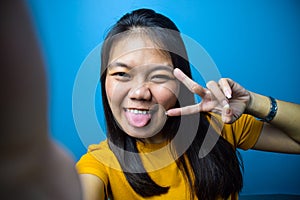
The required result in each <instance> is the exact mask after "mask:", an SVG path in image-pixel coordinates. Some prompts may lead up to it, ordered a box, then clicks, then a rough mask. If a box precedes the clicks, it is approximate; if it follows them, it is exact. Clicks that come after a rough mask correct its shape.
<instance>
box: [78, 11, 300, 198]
mask: <svg viewBox="0 0 300 200" xmlns="http://www.w3.org/2000/svg"><path fill="white" fill-rule="evenodd" d="M101 87H102V99H103V104H104V111H105V117H106V122H107V137H108V138H107V140H105V141H103V142H101V143H100V144H97V145H91V146H90V148H89V151H88V153H87V154H85V155H84V156H83V157H82V158H81V159H80V161H79V162H78V163H77V170H78V172H79V173H80V179H81V182H82V186H83V190H84V195H85V199H89V200H92V199H107V198H110V199H205V200H210V199H237V198H238V192H239V191H240V190H241V188H242V183H243V180H242V172H241V170H242V163H241V162H240V159H239V155H238V154H237V153H236V148H242V149H250V148H253V149H259V150H265V151H276V152H286V153H300V145H299V142H300V133H299V130H300V126H299V123H297V122H299V120H300V114H299V110H300V107H299V105H295V104H292V103H287V102H283V101H279V100H275V99H274V98H272V97H266V96H263V95H259V94H256V93H253V92H250V91H248V90H246V89H244V88H243V87H242V86H240V85H239V84H238V83H236V82H234V81H233V80H231V79H225V78H223V79H220V81H219V82H218V83H217V82H214V81H210V82H208V83H207V85H206V88H204V87H202V86H200V85H198V84H197V83H195V82H194V81H193V80H192V76H191V70H190V65H189V62H188V58H187V54H186V49H185V46H184V44H183V41H182V38H181V36H180V32H179V30H178V28H177V27H176V25H175V24H174V23H173V22H172V21H171V20H170V19H168V18H167V17H165V16H163V15H161V14H158V13H156V12H154V11H153V10H149V9H139V10H135V11H133V12H131V13H128V14H126V15H124V16H123V17H122V18H121V19H120V20H119V21H118V22H117V23H116V24H115V25H114V26H113V27H112V29H111V30H110V32H109V33H108V35H107V37H106V40H105V42H104V44H103V46H102V53H101ZM194 93H195V94H197V95H199V96H200V97H201V99H202V100H201V102H200V103H199V104H196V105H194V104H195V102H194V96H193V95H194ZM289 116H292V117H289ZM256 118H261V119H263V120H257V119H256ZM224 123H225V124H224Z"/></svg>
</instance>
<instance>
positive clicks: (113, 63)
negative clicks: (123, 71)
mask: <svg viewBox="0 0 300 200" xmlns="http://www.w3.org/2000/svg"><path fill="white" fill-rule="evenodd" d="M110 67H125V68H128V69H131V68H132V67H131V66H129V65H126V64H125V63H121V62H112V63H110V64H109V65H108V66H107V68H110Z"/></svg>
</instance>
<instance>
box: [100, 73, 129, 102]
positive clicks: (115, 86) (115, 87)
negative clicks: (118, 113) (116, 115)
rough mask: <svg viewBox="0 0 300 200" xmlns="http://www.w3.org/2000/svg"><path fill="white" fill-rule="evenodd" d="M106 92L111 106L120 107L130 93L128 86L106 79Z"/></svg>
mask: <svg viewBox="0 0 300 200" xmlns="http://www.w3.org/2000/svg"><path fill="white" fill-rule="evenodd" d="M105 91H106V96H107V100H108V102H109V104H110V106H112V105H115V106H119V105H120V104H121V103H122V102H123V100H124V98H125V96H126V95H127V93H128V89H127V85H126V84H121V83H120V82H117V81H115V80H114V79H112V78H106V82H105Z"/></svg>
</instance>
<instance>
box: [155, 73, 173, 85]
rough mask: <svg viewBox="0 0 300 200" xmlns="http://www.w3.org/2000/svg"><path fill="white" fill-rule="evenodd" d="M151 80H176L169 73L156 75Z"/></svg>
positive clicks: (161, 81) (160, 81) (162, 81)
mask: <svg viewBox="0 0 300 200" xmlns="http://www.w3.org/2000/svg"><path fill="white" fill-rule="evenodd" d="M151 80H152V81H153V82H157V83H164V82H166V81H169V80H174V78H172V77H170V76H167V75H155V76H153V77H152V78H151Z"/></svg>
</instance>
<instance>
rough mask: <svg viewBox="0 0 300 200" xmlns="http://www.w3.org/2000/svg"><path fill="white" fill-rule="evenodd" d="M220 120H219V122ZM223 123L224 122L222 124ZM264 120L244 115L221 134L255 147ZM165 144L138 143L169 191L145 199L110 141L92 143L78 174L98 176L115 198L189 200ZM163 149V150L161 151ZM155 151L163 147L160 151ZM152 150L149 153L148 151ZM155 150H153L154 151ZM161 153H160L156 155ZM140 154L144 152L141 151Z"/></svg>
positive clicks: (146, 162)
mask: <svg viewBox="0 0 300 200" xmlns="http://www.w3.org/2000/svg"><path fill="white" fill-rule="evenodd" d="M213 116H215V117H217V120H211V122H213V124H214V125H213V126H214V127H215V128H216V129H218V127H220V126H218V125H217V124H218V122H220V124H222V123H221V120H220V117H218V116H217V115H213ZM217 121H218V122H217ZM222 125H223V124H222ZM262 126H263V123H262V122H260V121H258V120H256V119H255V118H254V117H252V116H250V115H242V116H241V117H240V118H239V119H238V120H237V121H236V122H235V123H233V124H224V125H223V126H222V131H221V132H220V134H221V136H222V137H223V138H224V139H226V140H227V141H228V142H229V143H230V144H232V145H233V147H234V148H241V149H244V150H246V149H249V148H252V147H253V146H254V145H255V143H256V141H257V139H258V137H259V135H260V132H261V129H262ZM165 145H166V143H165V144H145V143H142V142H138V143H137V147H138V150H139V152H140V153H143V154H144V155H143V156H142V157H141V159H142V162H143V164H144V166H145V168H146V169H147V171H148V169H149V172H148V174H149V175H150V177H151V178H152V180H153V181H154V182H156V183H158V184H159V185H160V186H169V187H170V189H169V191H168V193H166V194H163V195H160V196H154V197H149V198H143V197H141V196H139V195H138V194H136V193H135V192H134V190H133V189H132V188H131V186H130V185H129V183H128V182H127V180H126V178H125V175H124V174H123V172H122V171H121V170H120V165H119V163H118V161H117V159H116V157H115V156H114V154H113V152H112V151H111V150H110V148H109V146H108V142H107V140H105V141H103V142H101V143H100V144H96V145H90V146H89V149H88V152H87V154H85V155H83V156H82V157H81V159H80V160H79V161H78V163H77V165H76V168H77V170H78V173H79V174H93V175H95V176H97V177H99V178H100V179H101V180H102V181H103V183H104V184H105V190H106V194H107V195H111V196H112V199H114V200H123V199H130V200H139V199H149V200H155V199H172V200H182V199H190V194H189V188H188V187H189V186H188V183H187V182H186V179H185V178H184V175H183V174H182V172H181V171H180V170H179V169H178V167H177V165H176V163H175V162H174V161H173V157H172V156H171V154H170V152H169V151H168V150H166V149H167V148H162V147H165ZM162 149H163V150H162ZM155 150H162V151H160V152H157V151H155ZM149 152H150V153H149ZM153 152H154V153H153ZM155 153H158V154H155ZM140 155H141V154H140ZM228 199H230V200H235V199H238V194H232V195H231V196H230V197H229V198H228Z"/></svg>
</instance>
